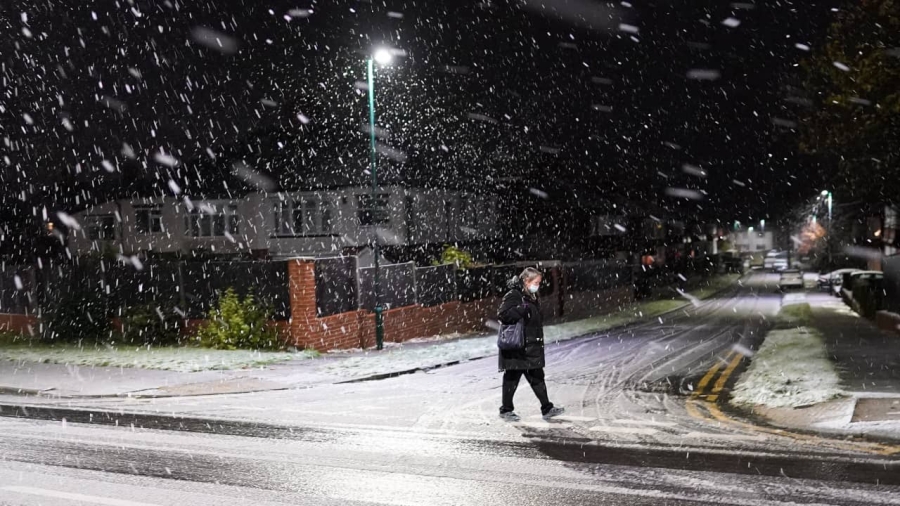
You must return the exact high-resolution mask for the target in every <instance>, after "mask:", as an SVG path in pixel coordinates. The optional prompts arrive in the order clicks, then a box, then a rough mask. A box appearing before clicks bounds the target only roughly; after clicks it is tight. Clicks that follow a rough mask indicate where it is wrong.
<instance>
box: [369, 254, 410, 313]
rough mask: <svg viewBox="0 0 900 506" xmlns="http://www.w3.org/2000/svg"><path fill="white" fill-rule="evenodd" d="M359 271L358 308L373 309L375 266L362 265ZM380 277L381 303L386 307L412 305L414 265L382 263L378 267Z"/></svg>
mask: <svg viewBox="0 0 900 506" xmlns="http://www.w3.org/2000/svg"><path fill="white" fill-rule="evenodd" d="M358 273H359V308H360V309H367V310H369V311H373V310H374V309H375V290H374V285H375V268H374V267H364V268H362V269H359V270H358ZM378 276H379V277H380V278H381V279H380V281H379V287H380V289H381V290H380V291H381V294H380V295H381V304H382V305H383V306H387V307H404V306H412V305H413V304H415V303H416V300H417V299H416V265H415V264H414V263H412V262H409V263H405V264H389V265H382V266H379V268H378Z"/></svg>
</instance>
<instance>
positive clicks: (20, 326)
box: [0, 313, 40, 335]
mask: <svg viewBox="0 0 900 506" xmlns="http://www.w3.org/2000/svg"><path fill="white" fill-rule="evenodd" d="M39 321H40V320H38V317H37V316H35V315H26V314H8V313H2V314H0V331H6V332H17V333H19V334H25V335H31V334H32V333H33V332H38V322H39Z"/></svg>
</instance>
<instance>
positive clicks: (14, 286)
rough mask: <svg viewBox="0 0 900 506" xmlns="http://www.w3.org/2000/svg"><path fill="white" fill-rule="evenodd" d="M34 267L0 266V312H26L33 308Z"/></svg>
mask: <svg viewBox="0 0 900 506" xmlns="http://www.w3.org/2000/svg"><path fill="white" fill-rule="evenodd" d="M34 285H35V280H34V269H33V268H31V267H23V266H10V265H3V266H2V267H0V313H12V314H26V313H29V312H32V311H33V310H34V306H35V305H36V304H35V301H34Z"/></svg>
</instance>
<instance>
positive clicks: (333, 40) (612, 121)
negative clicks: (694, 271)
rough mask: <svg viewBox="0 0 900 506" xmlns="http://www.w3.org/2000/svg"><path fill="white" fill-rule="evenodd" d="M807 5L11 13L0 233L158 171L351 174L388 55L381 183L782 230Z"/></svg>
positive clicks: (198, 185)
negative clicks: (611, 203)
mask: <svg viewBox="0 0 900 506" xmlns="http://www.w3.org/2000/svg"><path fill="white" fill-rule="evenodd" d="M816 4H817V5H809V3H808V2H784V1H781V2H766V3H765V4H762V3H761V4H757V5H755V6H754V5H753V4H751V3H729V2H711V1H674V2H641V1H633V2H621V3H607V2H593V1H589V0H568V1H563V0H546V1H544V2H537V1H533V0H527V1H510V2H500V1H495V2H462V1H457V2H438V1H431V0H429V1H424V0H422V1H405V2H404V1H394V0H384V1H378V2H365V1H338V2H308V0H304V1H299V2H283V1H258V0H247V1H238V0H216V1H213V0H210V1H199V2H180V1H175V0H169V1H156V0H154V1H143V0H142V1H126V0H119V1H111V0H96V1H80V2H69V1H60V0H37V1H29V2H23V1H22V2H20V1H12V2H8V1H7V2H4V6H3V7H2V8H0V9H2V11H0V59H2V68H0V73H2V76H0V77H2V84H3V87H2V94H0V136H2V137H3V141H4V144H3V145H2V146H0V150H2V157H3V159H2V160H0V167H2V172H0V176H2V187H3V189H2V193H0V199H2V201H3V203H4V212H3V219H4V221H5V222H7V223H15V222H21V221H22V220H23V219H22V214H23V213H24V214H26V215H33V212H34V209H37V210H38V211H37V212H38V218H40V212H41V211H40V210H41V208H42V207H43V206H47V207H48V208H49V209H51V213H52V212H53V211H52V210H68V211H74V210H77V209H79V208H83V207H85V206H86V205H89V204H91V203H94V202H98V201H104V200H107V199H109V198H113V197H116V196H125V195H134V194H141V195H148V196H153V195H164V194H171V192H170V189H169V188H170V187H169V185H168V181H169V180H173V181H176V182H177V183H178V185H179V186H180V187H182V188H183V189H184V190H185V191H187V192H191V193H193V194H194V195H197V194H200V195H214V194H215V195H220V194H223V193H226V194H227V193H228V192H229V191H230V192H239V191H241V188H240V184H236V183H235V178H233V177H230V176H229V172H231V167H232V163H233V162H234V161H235V160H243V161H244V162H246V163H247V167H248V168H249V169H251V170H252V171H254V172H258V173H261V174H264V175H267V176H269V177H271V178H272V179H273V180H275V181H276V183H277V184H279V185H281V186H282V187H290V186H301V187H311V186H332V185H339V184H346V183H353V182H362V181H364V180H365V173H364V172H363V171H364V169H365V165H366V161H367V151H366V149H367V144H366V136H367V133H366V131H365V128H364V127H363V125H364V124H365V121H366V116H365V114H366V103H365V92H364V89H363V87H362V86H361V85H360V82H361V81H364V79H365V74H364V69H365V66H364V59H365V57H366V55H367V54H368V53H369V52H370V51H371V50H372V49H373V48H374V47H379V46H387V47H392V48H395V49H397V50H400V51H402V52H403V54H404V56H401V57H399V58H397V61H396V62H395V64H394V65H392V66H391V67H390V68H385V69H379V70H378V78H377V84H376V91H377V93H378V116H379V119H378V124H379V126H380V127H382V128H383V129H384V130H383V131H380V136H381V142H382V143H383V145H384V146H385V149H384V150H383V155H382V158H381V161H382V167H383V171H384V172H383V176H384V180H385V181H386V182H402V183H406V184H409V185H414V186H435V185H437V186H450V187H464V188H468V189H473V190H498V189H500V190H501V191H503V192H525V193H527V192H529V189H530V188H531V189H538V190H540V192H545V193H546V196H547V198H548V200H549V202H550V203H551V205H555V204H558V205H561V206H566V205H573V203H580V202H594V201H603V200H610V199H617V200H619V201H622V200H624V201H630V202H632V203H634V205H635V206H636V207H638V208H639V207H641V205H642V203H643V204H644V205H645V206H646V207H648V208H650V207H653V208H657V209H658V208H662V209H665V210H668V211H670V212H672V213H674V214H675V215H689V216H694V217H699V218H701V219H706V220H716V219H720V220H722V221H730V220H733V219H742V220H746V219H750V218H753V219H759V218H767V217H772V216H778V214H779V213H782V212H783V211H784V210H785V209H787V208H788V207H789V206H790V205H791V204H792V203H794V202H799V201H802V200H805V199H807V198H809V196H810V195H811V194H813V193H814V192H815V188H814V187H815V184H816V182H817V181H818V180H820V179H821V176H822V175H821V174H820V173H819V171H818V170H817V169H816V168H815V167H813V166H811V165H810V164H809V163H807V162H806V161H805V160H804V159H802V158H801V157H799V156H798V155H796V151H797V149H796V137H795V136H796V132H794V130H793V125H795V123H794V122H795V118H792V117H791V113H790V112H789V108H788V107H786V105H787V102H786V99H788V98H789V97H790V92H789V88H788V87H789V86H790V85H791V84H794V83H795V82H796V79H797V78H796V75H795V73H796V67H795V65H796V64H798V63H799V62H800V61H801V60H802V59H803V58H804V57H806V56H808V55H809V54H810V53H808V52H805V51H803V50H801V49H798V48H797V47H796V44H797V43H801V44H805V45H808V46H810V47H811V48H812V50H813V51H815V48H816V47H817V45H818V44H820V43H821V39H822V38H823V37H824V28H825V27H826V26H827V23H828V22H829V20H830V19H831V16H832V15H833V13H831V12H830V9H831V7H832V6H831V5H830V4H829V5H826V4H824V3H819V2H816ZM211 155H212V156H211ZM673 188H674V189H677V190H689V191H690V192H698V193H699V196H701V197H702V199H701V200H696V199H691V198H679V197H673V196H672V191H671V189H673ZM667 189H668V191H667ZM690 192H687V193H685V192H682V193H679V194H678V195H683V194H690ZM532 194H534V192H532ZM23 199H24V200H23Z"/></svg>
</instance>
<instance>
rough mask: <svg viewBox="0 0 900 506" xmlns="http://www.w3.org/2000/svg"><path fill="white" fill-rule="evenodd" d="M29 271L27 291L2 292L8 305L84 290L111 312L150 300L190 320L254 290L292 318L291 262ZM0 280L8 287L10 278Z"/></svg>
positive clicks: (46, 302) (91, 265) (98, 265)
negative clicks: (228, 294) (230, 293)
mask: <svg viewBox="0 0 900 506" xmlns="http://www.w3.org/2000/svg"><path fill="white" fill-rule="evenodd" d="M30 272H31V273H33V274H32V276H31V278H29V279H30V280H31V284H30V285H29V286H28V287H27V290H26V291H27V293H26V294H22V293H21V291H20V293H19V294H18V295H16V297H18V298H17V299H12V300H7V299H8V295H7V292H8V291H7V290H6V289H5V288H3V289H2V290H0V299H2V300H3V303H4V307H5V305H6V303H7V302H13V301H15V300H18V301H19V303H18V306H16V305H15V304H10V306H11V307H13V308H18V309H20V310H21V307H22V303H21V301H22V299H23V297H24V298H26V299H27V298H28V297H33V299H34V303H33V304H32V307H36V306H38V305H40V306H45V307H47V306H50V305H52V304H53V303H54V302H56V301H58V300H61V299H62V298H63V296H65V295H71V294H85V295H86V296H88V295H89V296H91V297H92V299H91V300H95V298H97V297H99V298H102V300H104V301H105V302H104V304H106V306H107V307H108V308H109V312H110V316H123V315H126V314H127V313H128V312H129V311H130V310H131V309H132V308H135V307H138V306H143V305H148V304H151V305H160V306H171V307H172V308H176V309H177V310H178V311H180V312H181V313H183V315H184V316H185V317H186V318H196V319H200V318H205V317H206V316H207V315H208V314H209V310H210V308H212V307H213V306H214V305H215V304H216V303H217V301H218V294H219V293H221V292H223V291H225V290H226V289H228V288H233V289H234V290H235V292H236V293H237V294H238V295H240V296H242V297H243V296H246V295H248V294H251V293H252V294H253V295H254V297H255V298H256V299H257V300H259V301H262V302H263V303H264V304H265V305H267V306H269V307H270V308H271V309H272V311H273V317H274V318H275V319H276V320H285V319H287V318H289V317H290V293H289V286H288V271H287V263H286V262H203V263H199V262H150V263H144V264H142V265H140V266H139V267H137V266H134V265H131V264H124V265H123V264H119V263H113V262H99V261H90V262H84V263H81V264H74V265H73V264H65V265H48V266H44V268H42V269H32V270H31V271H30ZM4 277H5V276H0V278H4ZM20 277H21V276H20ZM23 279H25V278H23ZM0 283H2V287H6V282H5V279H4V280H2V281H0ZM2 311H3V312H11V311H10V310H6V309H4V310H2Z"/></svg>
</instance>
